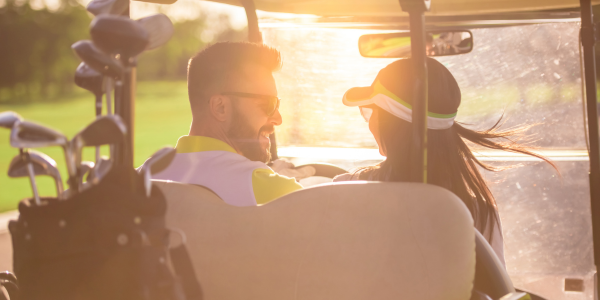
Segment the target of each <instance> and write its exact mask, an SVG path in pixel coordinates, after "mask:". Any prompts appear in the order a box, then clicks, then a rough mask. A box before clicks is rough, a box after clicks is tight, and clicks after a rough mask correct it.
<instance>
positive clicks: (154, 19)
mask: <svg viewBox="0 0 600 300" xmlns="http://www.w3.org/2000/svg"><path fill="white" fill-rule="evenodd" d="M136 22H137V23H138V24H140V25H142V27H144V29H146V31H147V32H148V36H149V37H150V39H149V40H150V42H149V43H148V45H147V46H146V49H145V50H152V49H156V48H158V47H160V46H162V45H164V44H166V43H167V42H168V41H169V40H170V39H171V37H172V36H173V30H174V29H173V23H172V22H171V20H170V19H169V17H167V16H166V15H164V14H155V15H152V16H148V17H145V18H141V19H139V20H136Z"/></svg>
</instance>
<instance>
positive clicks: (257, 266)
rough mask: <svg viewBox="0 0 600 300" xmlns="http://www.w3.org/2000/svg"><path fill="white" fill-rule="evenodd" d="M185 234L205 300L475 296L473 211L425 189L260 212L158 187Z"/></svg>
mask: <svg viewBox="0 0 600 300" xmlns="http://www.w3.org/2000/svg"><path fill="white" fill-rule="evenodd" d="M156 184H157V185H158V186H159V187H160V188H161V190H162V191H163V192H164V193H165V196H166V198H167V205H168V210H167V225H168V226H169V227H172V228H178V229H181V230H183V231H184V232H185V233H186V235H187V246H188V251H189V252H190V255H191V259H192V261H193V265H194V269H195V272H196V274H197V276H198V280H199V281H200V285H201V287H202V290H203V294H204V299H205V300H211V299H260V300H265V299H278V300H279V299H344V300H351V299H380V300H381V299H422V300H424V299H445V300H451V299H461V300H464V299H469V297H470V295H471V289H472V287H473V278H474V272H475V239H474V236H475V232H474V228H473V220H472V218H471V215H470V213H469V211H468V210H467V208H466V207H465V205H464V204H463V203H462V201H461V200H460V199H459V198H458V197H457V196H455V195H454V194H452V193H450V192H449V191H447V190H445V189H442V188H439V187H435V186H431V185H425V184H412V183H382V182H369V183H367V182H351V183H343V184H329V185H322V186H317V187H313V188H308V189H304V190H301V191H298V192H294V193H292V194H289V195H287V196H284V197H282V198H280V199H278V200H276V201H273V202H271V203H269V204H266V205H263V206H259V207H234V206H230V205H227V204H225V203H224V202H223V201H221V200H220V199H219V198H218V197H217V196H216V195H215V194H213V193H212V192H211V191H210V190H208V189H205V188H203V187H200V186H194V185H184V184H179V183H173V182H156Z"/></svg>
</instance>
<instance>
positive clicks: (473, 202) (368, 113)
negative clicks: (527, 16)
mask: <svg viewBox="0 0 600 300" xmlns="http://www.w3.org/2000/svg"><path fill="white" fill-rule="evenodd" d="M427 64H428V65H427V66H428V79H429V82H428V86H429V90H428V99H429V101H428V106H429V108H428V110H429V111H428V117H427V127H428V138H427V140H428V148H427V152H428V156H427V175H428V179H427V181H428V183H430V184H435V185H438V186H441V187H444V188H446V189H448V190H450V191H452V192H453V193H454V194H456V195H457V196H458V197H459V198H460V199H461V200H462V201H463V202H464V203H465V204H466V206H467V207H468V208H469V210H470V211H471V215H472V216H473V219H474V221H475V227H476V228H477V229H478V230H479V231H480V232H481V233H482V234H483V235H484V236H485V237H486V239H487V240H488V242H489V243H490V245H491V246H492V248H493V249H494V251H495V252H496V254H497V255H498V257H499V258H500V260H501V261H502V262H503V263H504V251H503V237H502V229H501V224H500V218H499V217H498V208H497V207H496V201H495V200H494V196H493V195H492V193H491V192H490V190H489V188H488V186H487V184H486V183H485V180H484V179H483V177H482V176H481V174H480V172H479V170H478V168H477V166H480V167H482V168H484V169H486V170H489V171H500V170H502V169H504V168H497V167H493V166H489V165H486V164H484V163H482V162H480V161H479V160H477V158H475V156H474V155H473V153H472V152H471V150H470V149H469V147H468V146H467V144H466V143H465V141H469V142H471V143H472V144H475V145H479V146H483V147H485V148H490V149H495V150H503V151H509V152H516V153H523V154H527V155H531V156H535V157H538V158H540V159H543V160H544V161H546V162H548V163H550V164H551V165H552V166H553V167H554V168H555V169H556V166H555V165H554V164H553V163H552V162H551V161H549V160H548V159H547V158H545V157H543V156H541V155H539V154H536V153H533V152H531V151H530V150H529V149H528V148H527V147H524V146H522V145H519V144H517V143H516V142H514V141H513V140H511V139H510V137H511V136H512V135H515V134H519V133H522V132H523V131H525V130H526V129H527V127H525V128H520V129H516V130H510V131H503V132H500V131H498V130H497V129H498V127H499V124H500V121H498V122H497V123H496V124H495V125H494V126H492V128H490V129H488V130H485V131H475V130H470V129H467V128H465V127H463V126H462V125H461V124H460V123H458V122H456V121H455V120H454V119H455V117H456V114H457V112H458V107H459V106H460V100H461V93H460V88H459V87H458V83H457V82H456V80H455V79H454V77H453V76H452V74H451V73H450V71H449V70H448V69H446V67H444V66H443V65H442V64H441V63H439V62H438V61H436V60H434V59H431V58H428V61H427ZM413 74H414V72H413V63H412V61H411V59H403V60H398V61H395V62H393V63H392V64H390V65H388V66H387V67H385V68H384V69H383V70H381V71H380V72H379V74H378V75H377V78H375V81H374V82H373V84H372V85H371V86H370V87H357V88H352V89H350V90H348V91H347V92H346V94H345V95H344V99H343V102H344V104H345V105H347V106H358V107H359V109H360V112H361V114H362V115H363V117H364V118H365V120H366V121H367V122H368V123H369V129H370V130H371V133H373V136H374V137H375V140H376V141H377V145H378V146H379V153H381V155H383V156H385V157H386V159H385V160H384V161H383V162H381V163H380V164H377V165H375V166H370V167H365V168H360V169H358V170H356V171H354V172H352V173H347V174H342V175H339V176H337V177H336V178H334V181H346V180H375V181H409V178H410V174H409V165H410V150H411V143H412V139H411V134H412V123H411V120H412V110H411V104H412V103H411V102H412V99H413V91H414V86H415V77H414V76H413Z"/></svg>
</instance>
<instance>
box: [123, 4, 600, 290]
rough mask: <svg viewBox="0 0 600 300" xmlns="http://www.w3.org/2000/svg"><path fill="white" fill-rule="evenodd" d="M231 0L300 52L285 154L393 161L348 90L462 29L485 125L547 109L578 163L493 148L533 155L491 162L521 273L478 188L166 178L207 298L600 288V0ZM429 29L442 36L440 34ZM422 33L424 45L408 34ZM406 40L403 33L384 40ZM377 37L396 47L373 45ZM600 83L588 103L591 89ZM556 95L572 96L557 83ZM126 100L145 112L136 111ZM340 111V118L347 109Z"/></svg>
mask: <svg viewBox="0 0 600 300" xmlns="http://www.w3.org/2000/svg"><path fill="white" fill-rule="evenodd" d="M221 2H224V3H227V4H232V5H243V6H244V7H245V8H246V12H247V16H248V24H249V39H250V40H251V41H254V42H260V41H261V40H263V41H264V42H265V43H267V44H269V45H272V46H274V47H277V48H278V49H279V50H281V52H282V53H283V56H284V60H285V62H284V65H285V66H286V67H284V69H283V70H282V71H281V73H280V74H278V75H277V76H278V78H277V79H278V86H279V89H280V97H281V98H283V99H284V102H283V103H282V107H281V111H282V114H283V115H284V119H285V120H286V121H285V122H284V125H283V126H282V128H281V129H280V130H279V131H277V143H276V142H275V139H274V138H272V139H271V140H272V144H273V146H274V149H273V151H272V152H273V153H274V154H279V156H281V157H285V158H289V159H292V160H294V161H295V162H296V163H297V164H305V163H314V162H315V161H320V162H328V163H331V164H333V165H337V166H339V167H341V168H342V169H345V170H348V169H351V168H352V167H355V166H362V165H367V164H371V163H373V162H376V161H379V160H381V157H380V156H379V155H378V154H377V152H376V150H375V149H372V147H373V146H374V143H373V141H372V140H371V139H369V137H368V132H367V131H366V128H360V124H361V123H359V118H360V115H359V114H358V112H357V111H356V110H355V109H354V110H351V109H345V108H343V107H341V101H340V99H341V95H342V94H343V92H344V91H345V90H346V89H348V88H349V87H352V86H359V85H369V84H370V81H371V80H372V79H373V78H374V77H375V74H376V72H377V71H378V70H379V69H381V68H382V67H383V66H385V65H386V64H388V63H389V62H391V61H392V60H394V59H396V58H395V57H397V56H401V55H406V54H407V52H408V53H410V54H411V56H412V57H413V58H415V59H417V60H418V59H423V60H424V56H425V54H426V53H429V54H430V55H434V56H437V55H438V54H439V55H446V54H449V53H451V52H447V51H446V50H444V51H442V50H438V49H442V47H441V46H439V47H438V46H437V45H441V44H442V43H443V42H444V40H445V39H447V36H448V35H447V34H445V33H451V32H452V33H454V32H460V33H461V34H460V37H461V38H460V39H459V40H458V41H457V43H456V45H453V46H454V47H455V49H454V50H452V51H454V53H453V54H456V53H457V52H458V53H460V52H467V53H465V54H462V55H457V56H452V55H448V56H445V57H439V60H440V61H441V62H443V63H444V64H446V65H447V66H448V68H449V69H450V70H451V71H452V72H453V74H454V75H455V77H456V78H457V79H458V80H459V83H460V84H461V88H462V90H463V94H464V95H465V99H464V102H465V103H464V105H463V106H462V108H461V109H462V110H463V111H464V112H463V111H461V112H459V114H460V113H464V117H463V116H462V115H459V120H461V119H460V117H463V118H464V119H462V120H464V121H465V122H472V123H473V124H474V125H477V126H480V125H481V126H482V127H483V128H485V127H486V126H487V125H488V124H490V122H492V123H493V122H494V121H495V120H497V118H498V115H499V114H500V113H502V110H505V113H506V115H507V116H509V117H510V118H511V119H510V121H509V123H508V124H507V125H511V124H519V123H536V122H544V123H543V124H542V125H540V126H538V128H539V129H538V130H539V131H538V134H539V136H540V140H539V141H537V144H535V145H538V146H540V147H542V149H543V151H544V154H546V155H548V156H550V157H551V158H552V159H553V160H554V161H556V162H557V164H558V166H559V169H560V170H561V176H562V177H561V176H558V175H556V174H555V173H553V171H552V170H551V169H549V168H547V166H544V165H541V164H537V163H536V161H532V160H531V159H529V158H525V157H522V156H518V155H514V156H512V155H511V156H507V155H505V154H498V153H493V152H487V153H481V156H480V158H481V159H482V160H487V161H498V162H499V163H500V164H514V163H515V162H517V163H523V164H524V165H525V166H523V167H521V168H516V169H511V170H508V171H505V172H503V173H500V174H494V175H490V176H491V177H490V178H488V179H490V181H494V182H496V183H495V184H494V185H493V186H492V189H493V192H494V194H495V195H496V197H497V199H498V203H499V208H500V215H501V218H502V221H503V227H504V230H503V231H504V235H505V243H506V246H505V257H506V264H507V269H508V274H506V272H504V271H503V267H502V265H501V263H500V262H499V260H498V258H497V257H496V256H495V254H494V253H493V252H492V251H491V250H490V247H489V245H488V244H487V242H485V240H483V239H482V238H481V237H480V236H479V235H478V233H477V232H476V231H475V230H474V229H473V224H472V219H471V217H470V215H469V214H468V211H467V210H466V209H465V207H464V206H463V205H462V203H461V201H460V200H459V199H458V198H457V197H456V196H454V195H452V194H451V193H449V192H447V191H445V190H443V189H440V188H437V187H434V186H427V185H423V184H420V183H376V182H371V183H364V182H359V183H346V184H331V185H324V186H316V187H312V188H309V189H306V190H304V191H300V192H296V193H292V194H290V195H288V196H285V197H283V198H281V199H279V200H277V201H274V202H273V203H270V204H267V205H264V206H261V207H247V208H236V207H230V206H227V205H225V204H224V203H222V201H220V199H218V198H217V197H216V196H215V195H214V194H212V193H211V192H210V191H208V190H206V189H204V188H202V187H198V186H189V185H182V184H177V183H170V182H155V185H156V186H158V187H160V188H161V189H162V191H163V193H164V194H165V196H166V197H167V202H168V205H169V208H168V212H167V224H168V226H169V227H172V228H178V229H179V230H182V232H183V234H182V235H181V237H182V242H185V243H186V244H187V245H188V249H189V251H190V255H191V260H192V262H193V266H194V271H195V273H196V275H197V277H198V282H199V283H200V286H201V288H202V293H203V295H204V298H205V299H234V298H250V299H258V298H267V299H276V298H278V299H279V298H292V297H294V298H308V299H314V298H318V299H321V298H322V299H337V298H347V299H364V298H381V299H388V298H390V299H391V298H401V299H468V298H469V297H471V295H472V294H473V290H477V291H479V292H481V293H482V294H484V295H479V297H480V298H478V299H486V298H485V297H486V295H487V296H489V297H491V298H492V299H500V298H502V297H506V298H503V299H519V298H520V297H526V296H523V294H520V293H518V292H517V291H516V290H515V288H517V289H520V290H524V291H527V292H531V293H533V294H537V295H539V296H541V297H543V298H546V299H594V297H596V296H595V294H596V288H597V287H596V280H595V276H596V275H595V273H596V269H595V266H594V261H596V260H598V259H600V256H599V255H598V254H599V253H600V252H599V250H598V248H600V247H598V245H600V238H598V235H599V234H600V228H598V223H599V221H600V220H598V218H596V220H594V219H593V218H592V216H597V215H598V214H597V213H595V214H592V212H593V211H594V212H595V211H597V210H598V209H599V208H600V207H599V204H600V202H599V199H597V197H598V196H599V194H598V193H597V192H596V190H595V189H596V188H599V187H600V183H598V182H597V181H598V174H600V173H599V172H598V171H600V162H599V161H598V158H599V157H598V156H599V155H600V150H599V147H598V124H597V116H596V90H595V73H594V72H595V70H594V57H593V48H594V42H593V41H594V38H595V37H594V35H593V24H592V19H591V3H589V1H587V2H586V1H582V3H581V5H580V3H578V2H577V1H554V2H551V1H528V2H525V1H523V3H514V2H510V1H481V0H479V1H468V2H465V1H461V2H453V1H443V0H434V1H433V2H432V3H429V2H426V1H400V3H397V2H395V1H361V2H358V1H354V2H352V3H350V4H348V3H346V2H344V1H329V0H328V1H318V2H316V1H255V2H252V1H243V2H242V3H241V4H240V3H238V2H237V1H221ZM429 5H431V9H430V12H425V11H427V9H428V7H429ZM580 7H581V8H580ZM255 9H259V10H264V11H272V12H286V13H297V14H312V15H317V16H321V17H320V18H314V19H311V20H309V21H308V22H307V21H306V20H304V19H302V20H298V22H290V21H289V20H288V21H286V22H281V21H279V20H274V19H271V20H266V21H265V22H264V23H263V22H261V24H262V27H260V28H259V26H258V18H257V17H256V12H255ZM405 11H408V12H409V13H410V15H408V14H407V12H405ZM424 12H425V15H427V18H426V19H425V22H424V19H423V17H422V16H423V13H424ZM580 19H581V21H580ZM579 22H581V24H580V23H579ZM580 28H581V43H580V41H579V29H580ZM408 29H410V34H409V35H407V34H406V32H407V30H408ZM398 31H400V33H398ZM403 31H404V32H403ZM464 33H467V34H468V36H465V35H463V34H464ZM373 34H379V36H373ZM381 34H385V36H382V35H381ZM471 34H472V35H471ZM367 35H371V36H367ZM429 35H431V37H432V40H433V42H435V44H436V47H435V48H433V47H429V46H428V42H427V41H428V39H427V37H428V36H429ZM363 36H365V37H364V38H363ZM408 36H410V40H409V42H410V47H406V46H407V44H406V42H405V41H401V39H403V38H404V39H405V38H406V37H408ZM463 37H464V38H463ZM388 38H391V39H392V41H391V44H390V43H383V42H382V41H384V40H386V39H388ZM469 38H470V46H469ZM377 39H379V40H380V41H379V42H378V43H380V45H382V44H385V45H384V46H385V47H392V48H385V49H382V47H375V48H368V47H361V46H366V45H367V44H373V43H372V42H371V41H374V40H377ZM357 41H360V42H359V45H356V43H357ZM464 41H466V42H464ZM363 42H364V43H363ZM463 42H464V43H463ZM580 44H583V50H582V52H580ZM432 45H433V44H432ZM409 48H410V51H408V50H409ZM429 49H434V50H429ZM445 49H448V47H446V48H445ZM429 51H431V52H429ZM580 53H582V54H583V63H580V60H579V56H580ZM361 54H363V55H364V56H370V57H364V58H363V57H361ZM375 57H377V58H375ZM381 57H388V58H387V59H386V58H381ZM423 65H424V64H423ZM583 66H585V69H584V71H585V76H582V75H581V73H580V70H581V68H583ZM423 71H424V70H423ZM583 78H585V79H583ZM584 83H585V93H584V94H585V95H586V97H585V99H586V101H583V100H582V99H581V98H582V97H581V96H579V95H578V93H579V92H580V86H582V85H583V84H584ZM421 95H422V98H421V99H417V101H415V103H420V104H421V105H415V109H414V120H415V124H420V125H419V126H415V128H416V134H415V139H416V141H415V142H414V144H415V146H416V150H415V151H414V155H415V157H414V159H413V161H414V162H415V166H414V168H413V169H411V171H412V172H413V173H414V180H413V181H414V182H423V179H424V176H423V162H424V157H423V151H424V148H425V147H426V145H424V144H423V143H422V142H423V141H424V139H422V137H423V136H424V133H425V132H426V130H425V128H426V125H425V123H424V122H425V120H426V118H424V116H425V112H426V105H425V103H426V97H425V94H424V93H422V94H421ZM552 97H556V98H557V99H547V98H552ZM288 99H289V100H288ZM305 99H310V100H311V101H310V102H311V103H313V104H314V105H315V106H313V107H311V106H309V104H307V103H306V102H303V100H305ZM286 100H287V102H286ZM122 103H123V104H126V102H122ZM584 103H585V104H586V105H584ZM585 108H587V116H586V115H584V113H583V111H584V109H585ZM121 111H122V112H123V111H125V112H124V113H122V114H119V115H121V116H122V117H123V118H124V119H125V121H124V123H125V124H127V123H129V124H130V122H131V121H130V120H127V114H129V113H130V112H131V110H130V109H129V110H128V109H122V110H121ZM324 114H327V117H326V118H325V117H324ZM335 116H339V119H337V121H338V122H335V121H336V120H335V119H334V122H330V121H331V119H332V118H333V117H335ZM419 116H420V117H419ZM324 120H327V121H328V122H329V123H327V124H324V123H323V122H324ZM342 121H343V122H342ZM510 122H513V123H510ZM586 122H587V123H586ZM309 124H312V125H310V126H309ZM336 126H337V127H336ZM586 126H588V128H589V129H588V130H589V141H588V138H586V136H588V135H587V134H586ZM355 127H356V131H355V130H348V128H355ZM128 128H131V127H128ZM300 128H302V129H301V130H302V132H300ZM548 132H552V137H548V134H547V133H548ZM588 143H589V146H586V145H587V144H588ZM277 144H278V145H277ZM315 146H317V147H318V148H317V147H315ZM340 147H345V148H346V149H340ZM369 147H371V149H369ZM586 147H589V159H588V151H587V150H586ZM352 148H355V149H352ZM365 148H366V149H365ZM128 149H131V148H128ZM120 155H122V156H127V155H128V154H127V153H122V154H120ZM127 160H128V161H129V158H128V159H127ZM318 169H319V170H318V173H317V175H324V176H325V177H331V176H333V175H335V174H338V173H339V171H340V170H339V169H337V168H335V167H332V166H328V165H325V164H322V165H319V168H318ZM588 169H589V170H591V174H592V176H590V179H589V180H590V181H588V178H587V176H586V175H587V172H588ZM321 177H323V176H321ZM317 181H318V179H316V178H310V179H309V180H307V181H306V182H305V184H306V185H310V184H311V183H316V182H317ZM590 189H591V192H588V191H589V190H590ZM589 195H591V196H589ZM590 201H591V203H592V205H591V209H590V204H589V203H590ZM474 237H475V238H474ZM594 246H596V249H595V248H594ZM480 278H484V279H483V280H480ZM478 280H479V281H478ZM474 282H475V283H474ZM513 285H514V287H513ZM523 299H525V298H523Z"/></svg>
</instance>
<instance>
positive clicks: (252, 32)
mask: <svg viewBox="0 0 600 300" xmlns="http://www.w3.org/2000/svg"><path fill="white" fill-rule="evenodd" d="M241 2H242V5H243V6H244V10H245V11H246V18H247V19H248V41H249V42H251V43H262V34H261V33H260V28H259V27H258V16H257V15H256V6H254V1H253V0H241Z"/></svg>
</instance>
